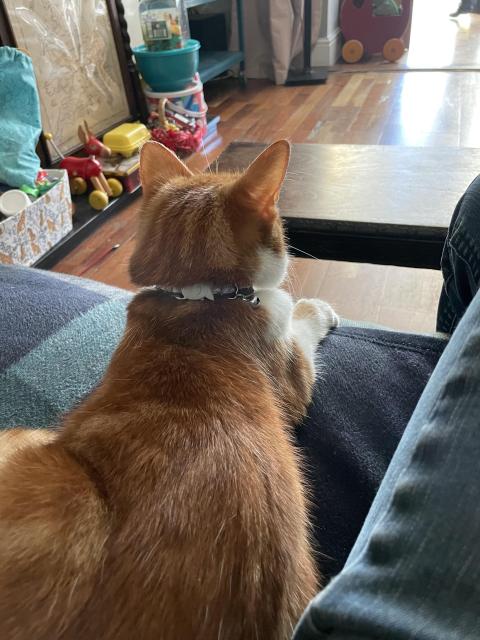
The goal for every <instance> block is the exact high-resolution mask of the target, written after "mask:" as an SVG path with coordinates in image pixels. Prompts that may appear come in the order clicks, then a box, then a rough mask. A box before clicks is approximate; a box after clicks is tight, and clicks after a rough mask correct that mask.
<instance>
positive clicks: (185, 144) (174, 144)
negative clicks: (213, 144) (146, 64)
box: [145, 74, 207, 151]
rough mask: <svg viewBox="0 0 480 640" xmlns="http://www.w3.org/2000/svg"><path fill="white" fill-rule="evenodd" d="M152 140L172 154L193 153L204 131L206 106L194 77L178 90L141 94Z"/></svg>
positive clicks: (201, 88) (205, 126)
mask: <svg viewBox="0 0 480 640" xmlns="http://www.w3.org/2000/svg"><path fill="white" fill-rule="evenodd" d="M145 95H146V97H147V102H148V105H149V108H150V110H151V112H150V119H149V122H150V126H151V127H152V138H153V139H154V140H156V141H157V142H161V143H162V144H164V145H165V146H166V147H168V148H169V149H172V150H173V151H197V150H198V149H199V148H200V145H201V143H202V139H203V136H204V135H205V133H206V131H207V105H206V103H205V99H204V97H203V85H202V83H201V81H200V78H199V76H198V74H196V76H195V78H194V82H193V83H192V84H191V85H190V86H188V87H187V88H186V89H184V90H182V91H177V92H174V93H156V92H153V91H148V90H146V91H145Z"/></svg>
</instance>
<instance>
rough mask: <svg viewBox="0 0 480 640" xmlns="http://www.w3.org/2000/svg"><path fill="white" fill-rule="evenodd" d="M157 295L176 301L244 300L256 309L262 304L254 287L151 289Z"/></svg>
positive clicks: (199, 285) (205, 286) (197, 285)
mask: <svg viewBox="0 0 480 640" xmlns="http://www.w3.org/2000/svg"><path fill="white" fill-rule="evenodd" d="M151 288H152V289H154V290H155V291H156V292H157V293H160V294H161V295H163V296H166V297H168V298H173V299H174V300H211V301H215V300H243V301H244V302H249V303H250V304H252V305H253V306H254V307H256V306H258V305H259V304H260V300H259V298H258V297H257V295H256V293H255V290H254V288H253V287H238V286H237V285H232V286H230V287H222V288H217V289H212V288H211V287H209V286H208V285H203V284H196V285H192V286H190V287H183V288H182V289H163V288H162V287H157V286H155V287H151Z"/></svg>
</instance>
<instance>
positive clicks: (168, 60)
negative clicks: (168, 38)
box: [133, 40, 200, 92]
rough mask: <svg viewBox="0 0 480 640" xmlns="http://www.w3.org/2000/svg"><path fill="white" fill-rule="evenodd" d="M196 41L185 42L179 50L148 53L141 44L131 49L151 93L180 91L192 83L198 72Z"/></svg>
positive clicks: (197, 44)
mask: <svg viewBox="0 0 480 640" xmlns="http://www.w3.org/2000/svg"><path fill="white" fill-rule="evenodd" d="M199 49H200V43H199V42H198V40H187V42H186V43H185V46H184V47H182V48H181V49H169V50H167V51H149V50H148V49H147V47H146V46H145V45H144V44H142V45H140V46H139V47H134V48H133V53H134V54H135V60H136V61H137V66H138V69H139V71H140V73H141V74H142V76H143V79H144V80H145V82H146V83H147V84H148V85H149V86H150V87H151V88H152V90H153V91H157V92H165V91H181V90H182V89H185V87H186V86H187V85H188V84H189V83H190V82H192V78H193V76H194V75H195V74H196V73H197V70H198V51H199Z"/></svg>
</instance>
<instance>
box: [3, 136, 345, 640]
mask: <svg viewBox="0 0 480 640" xmlns="http://www.w3.org/2000/svg"><path fill="white" fill-rule="evenodd" d="M288 159H289V145H288V143H287V142H286V141H283V140H282V141H279V142H277V143H275V144H273V145H272V146H270V147H269V148H268V149H267V150H266V151H264V152H263V153H262V154H261V155H260V156H259V157H258V158H257V159H256V160H255V161H254V162H253V163H252V164H251V165H250V167H249V168H248V169H247V170H246V172H244V173H243V174H242V175H238V176H237V175H230V174H217V175H211V174H206V175H192V173H191V172H190V171H189V169H188V168H187V167H186V166H185V165H184V164H183V163H182V162H181V161H180V160H178V159H177V158H176V156H175V155H174V154H173V153H171V152H170V151H168V150H167V149H165V148H164V147H163V146H161V145H159V144H156V143H153V142H147V143H146V144H145V145H144V147H143V149H142V152H141V177H142V183H143V189H144V201H143V205H142V208H141V211H140V219H139V230H138V234H137V246H136V250H135V252H134V254H133V256H132V259H131V264H130V271H131V275H132V279H133V281H134V282H135V283H137V284H138V285H140V286H141V287H143V289H142V290H141V291H140V293H138V294H137V295H136V296H135V298H134V299H133V301H132V302H131V303H130V306H129V310H128V321H127V326H126V329H125V334H124V336H123V339H122V341H121V343H120V344H119V346H118V348H117V350H116V351H115V353H114V354H113V357H112V360H111V362H110V365H109V367H108V369H107V371H106V373H105V377H104V379H103V381H102V383H101V384H100V385H99V387H98V388H97V389H96V390H95V391H94V392H93V393H92V394H91V395H90V396H89V397H88V398H87V399H86V400H85V401H84V402H83V403H82V404H81V405H80V406H79V407H78V408H76V409H75V410H73V411H72V412H71V413H70V414H69V415H67V416H66V417H65V418H64V419H63V421H62V423H61V425H60V427H59V429H58V430H55V431H53V430H52V431H45V430H38V431H34V430H26V429H12V430H9V431H5V432H3V433H2V434H1V435H0V638H1V639H2V640H57V639H58V640H60V639H61V640H135V639H138V640H287V639H288V638H289V637H290V636H291V633H292V630H293V628H294V625H295V623H296V621H297V620H298V618H299V616H300V614H301V613H302V611H303V609H304V607H305V606H306V604H307V603H308V601H309V600H310V599H311V598H312V596H314V594H315V592H316V590H317V588H318V584H319V577H318V576H317V575H316V570H315V567H314V562H313V560H312V554H311V550H310V545H309V527H308V522H307V515H306V500H305V495H304V489H303V487H302V480H301V474H300V471H299V461H298V459H297V456H296V454H295V451H294V447H293V445H292V438H291V433H290V429H291V428H292V426H293V425H294V424H295V423H296V422H298V421H299V420H300V418H301V417H302V415H303V414H304V412H305V409H306V407H307V405H308V403H309V401H310V398H311V392H312V385H313V381H314V377H315V366H314V353H315V349H316V346H317V344H318V342H319V341H320V340H321V339H322V338H323V337H324V336H325V335H326V334H327V333H328V331H329V329H330V328H331V327H332V326H334V325H335V324H336V316H335V314H334V313H333V311H332V310H331V308H330V307H329V306H328V305H327V304H326V303H322V302H320V301H316V300H301V301H300V302H297V304H294V303H293V302H292V300H291V298H290V296H289V295H288V294H287V293H286V292H285V291H283V290H281V289H280V288H279V285H280V284H281V282H282V280H283V279H284V276H285V273H286V269H287V252H286V247H285V242H284V237H283V229H282V223H281V220H280V217H279V213H278V211H277V208H276V206H275V203H276V200H277V198H278V193H279V190H280V187H281V185H282V182H283V179H284V176H285V172H286V168H287V164H288ZM237 288H239V289H240V291H239V292H238V293H236V292H237ZM249 288H253V289H254V293H253V292H252V291H251V290H250V289H249ZM257 296H258V299H259V303H258V304H257V300H256V297H257ZM179 298H180V299H179Z"/></svg>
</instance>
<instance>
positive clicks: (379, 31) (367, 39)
mask: <svg viewBox="0 0 480 640" xmlns="http://www.w3.org/2000/svg"><path fill="white" fill-rule="evenodd" d="M397 4H398V9H399V15H375V7H376V6H378V0H377V1H376V0H344V2H343V4H342V8H341V11H340V28H341V30H342V33H343V37H344V38H345V44H344V45H343V48H342V57H343V59H344V60H345V62H350V63H353V62H358V61H359V60H360V59H361V58H362V57H363V56H364V55H365V54H372V53H383V57H384V58H385V59H386V60H388V61H390V62H395V61H396V60H398V59H399V58H400V57H401V56H402V55H403V53H404V51H405V46H406V42H405V39H406V36H408V33H409V27H410V17H411V13H412V4H413V0H401V2H397Z"/></svg>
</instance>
